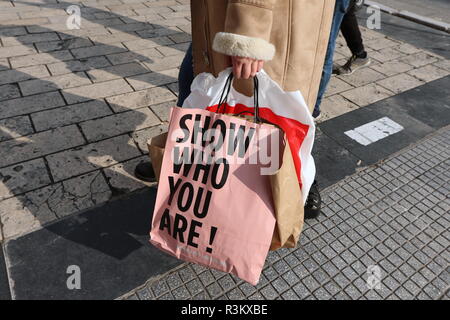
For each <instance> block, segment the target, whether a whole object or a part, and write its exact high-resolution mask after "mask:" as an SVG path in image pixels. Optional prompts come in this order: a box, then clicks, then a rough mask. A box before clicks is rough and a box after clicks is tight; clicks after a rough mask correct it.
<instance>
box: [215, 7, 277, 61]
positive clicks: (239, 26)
mask: <svg viewBox="0 0 450 320" xmlns="http://www.w3.org/2000/svg"><path fill="white" fill-rule="evenodd" d="M276 1H277V0H229V1H228V6H227V12H226V19H225V30H224V32H219V33H217V34H216V35H215V38H214V42H213V49H214V50H215V51H217V52H220V53H223V54H226V55H228V56H239V57H248V58H254V59H258V60H265V61H268V60H272V59H273V57H274V55H275V46H274V45H272V44H271V43H270V42H269V39H270V33H271V28H272V22H273V8H274V5H275V3H276Z"/></svg>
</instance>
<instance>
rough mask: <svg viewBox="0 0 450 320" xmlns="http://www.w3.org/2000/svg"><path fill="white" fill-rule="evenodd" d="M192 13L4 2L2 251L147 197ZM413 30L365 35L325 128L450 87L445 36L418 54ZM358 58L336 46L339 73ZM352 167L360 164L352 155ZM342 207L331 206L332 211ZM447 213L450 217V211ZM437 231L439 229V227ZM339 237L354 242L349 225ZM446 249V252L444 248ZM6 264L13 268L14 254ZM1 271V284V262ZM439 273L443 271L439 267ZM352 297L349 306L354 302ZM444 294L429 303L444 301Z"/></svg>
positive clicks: (0, 44) (139, 5)
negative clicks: (150, 155) (75, 13)
mask: <svg viewBox="0 0 450 320" xmlns="http://www.w3.org/2000/svg"><path fill="white" fill-rule="evenodd" d="M71 5H75V6H77V7H78V8H79V9H80V13H81V25H80V29H72V28H69V27H68V24H67V22H68V21H69V22H70V21H73V20H72V18H73V17H71V16H70V15H69V14H68V13H67V12H66V9H67V8H68V7H69V6H71ZM189 10H190V7H189V1H188V0H87V1H80V0H72V1H67V2H64V1H59V0H28V1H22V0H15V1H5V0H2V1H1V2H0V154H1V157H0V244H2V250H3V249H4V248H8V246H9V244H10V243H13V242H14V241H16V240H18V241H19V240H20V239H23V238H24V237H26V236H27V235H32V234H34V233H35V232H37V231H45V229H46V228H48V229H50V230H51V229H52V226H53V224H54V223H58V222H64V221H66V220H64V219H69V218H71V217H74V219H77V216H76V214H77V213H79V212H80V211H86V210H89V209H93V208H94V209H95V208H96V207H98V206H101V205H102V204H105V203H110V202H112V201H115V200H116V199H120V197H122V196H124V195H127V194H133V192H134V191H137V190H141V189H144V188H145V187H148V186H149V185H148V184H145V183H143V182H141V181H138V180H136V179H135V178H134V177H133V169H134V167H135V166H136V164H138V163H139V162H141V161H145V160H146V159H147V151H146V146H145V141H146V140H147V139H148V138H149V137H151V136H154V135H157V134H159V133H160V132H163V131H164V130H165V128H166V125H167V117H168V109H169V107H170V106H173V105H174V103H175V101H176V98H177V84H176V83H177V73H178V68H179V65H180V62H181V60H182V58H183V56H184V52H185V50H186V49H187V47H188V45H189V42H190V39H191V37H190V11H189ZM383 19H384V18H383ZM421 28H422V27H421ZM404 29H405V30H401V32H400V34H401V35H402V36H401V40H399V39H400V38H399V37H396V33H398V30H396V29H395V28H394V29H393V28H392V23H391V20H389V24H386V27H385V28H382V29H381V30H378V31H374V30H369V29H367V28H365V27H363V28H362V31H363V37H364V40H365V44H366V47H367V50H368V52H369V55H370V57H371V58H372V64H371V66H369V67H367V68H365V69H362V70H359V71H357V72H355V73H354V74H353V75H351V76H345V77H344V76H342V77H334V78H333V79H332V81H331V84H330V88H329V90H328V92H327V96H326V98H325V100H324V104H323V106H322V109H323V111H324V116H323V118H322V121H325V122H324V123H326V121H327V120H330V119H335V118H336V117H339V116H342V115H344V114H348V113H349V112H351V111H354V110H364V108H366V107H367V106H369V105H372V106H373V104H374V103H377V102H380V101H384V99H387V98H390V97H391V98H392V97H397V96H398V95H399V94H401V93H405V92H407V91H409V90H411V89H414V88H421V87H422V86H424V85H426V84H428V83H431V82H432V81H435V80H437V79H445V78H446V77H448V75H449V74H450V60H449V56H448V54H447V51H445V50H444V51H443V50H435V48H439V47H440V46H441V45H442V44H443V43H444V42H443V41H440V40H439V41H438V40H436V39H441V35H440V34H438V33H436V34H434V33H433V34H431V33H425V32H422V31H423V30H422V29H421V32H414V36H415V37H416V38H414V41H412V42H411V41H407V40H408V39H410V38H411V37H410V36H408V35H406V34H413V33H412V32H411V31H410V29H406V28H404ZM386 31H387V32H386ZM427 32H428V31H427ZM419 38H420V39H419ZM417 39H419V40H417ZM424 39H425V40H424ZM416 40H417V41H416ZM424 43H425V44H426V45H422V44H424ZM444 44H445V43H444ZM349 55H350V52H349V51H348V49H347V48H346V46H345V43H344V40H343V39H342V38H339V39H338V45H337V49H336V55H335V60H336V62H337V63H340V64H343V63H344V62H345V61H346V59H347V58H348V57H349ZM331 142H332V141H331ZM336 150H337V152H340V151H339V150H340V149H336ZM347 160H348V161H353V162H355V161H357V160H358V159H355V157H354V156H353V155H349V156H348V159H347ZM354 160H355V161H354ZM444 163H448V160H447V162H444ZM398 168H399V169H398V170H400V171H401V170H402V169H401V167H400V166H399V167H398ZM367 170H371V169H367ZM370 172H372V171H370ZM391 174H392V173H391ZM399 179H400V178H399ZM405 183H406V182H405ZM427 183H428V182H427ZM429 183H432V182H429ZM424 184H425V182H424ZM343 188H344V187H343ZM430 192H431V191H430ZM329 193H330V194H332V193H331V192H329ZM330 199H332V198H327V199H326V201H329V200H330ZM335 200H339V199H335ZM335 205H336V204H335V203H331V201H330V206H331V207H333V206H335ZM440 205H441V206H442V203H441V204H440ZM437 208H438V209H436V208H434V210H438V212H440V211H439V210H441V209H442V208H441V209H439V208H440V207H439V205H437ZM444 209H446V210H447V211H448V208H447V207H445V208H444ZM86 212H87V213H86V214H87V215H89V214H90V213H89V212H90V211H86ZM92 212H93V214H94V213H95V210H92ZM345 214H346V213H345V212H344V213H342V215H343V216H345ZM347 214H348V213H347ZM338 216H339V215H338ZM367 217H369V216H367ZM121 219H122V218H121ZM335 219H338V218H335ZM436 219H437V220H436V221H437V222H436V223H437V224H436V225H438V224H439V223H442V221H441V222H439V221H440V220H439V218H436ZM87 220H89V219H87ZM369 220H370V219H369V218H368V220H367V221H369ZM372 220H373V219H372ZM394 220H396V219H394ZM394 220H393V221H394ZM67 221H69V220H67ZM350 221H353V220H352V219H350ZM321 223H322V222H320V223H317V226H316V228H317V229H318V230H316V231H314V232H316V233H321V232H320V228H321V227H320V225H321ZM324 223H328V222H324ZM352 223H354V224H355V227H358V226H359V225H357V224H356V222H354V221H353V222H352ZM342 225H343V226H344V227H343V228H344V229H343V230H346V229H345V228H348V225H349V223H347V222H344V223H343V224H342ZM433 225H434V224H433ZM345 226H347V227H345ZM388 227H391V226H390V223H389V225H388ZM388 227H386V228H388ZM362 228H366V227H365V225H363V226H362ZM391 228H393V227H391ZM411 228H412V227H411ZM436 228H438V227H436ZM445 228H447V229H448V225H447V226H445ZM310 229H311V230H314V228H313V227H312V228H310ZM310 229H307V230H305V238H306V239H305V240H303V241H307V239H308V237H309V238H311V237H313V235H310V236H309V235H308V232H309V233H310V234H311V233H313V231H308V230H310ZM336 230H337V229H336ZM437 231H438V232H441V231H442V228H441V229H439V228H438V229H437ZM336 232H338V231H336ZM361 232H364V231H361ZM442 232H443V233H442ZM442 232H441V237H438V238H439V239H441V238H444V240H445V239H447V240H448V238H449V237H448V231H446V232H447V233H445V232H444V231H442ZM322 233H324V232H322ZM344 233H346V231H345V232H344ZM324 234H328V233H324ZM363 234H364V233H363ZM325 237H329V236H328V235H325ZM335 237H337V236H335ZM324 239H326V238H324ZM421 241H422V240H421ZM366 242H367V241H366ZM437 242H439V243H441V242H440V240H439V241H437ZM336 243H338V242H336ZM405 243H406V242H405ZM430 243H432V242H430ZM400 244H401V243H400ZM314 245H316V244H314ZM386 246H387V245H386ZM441 246H444V248H445V249H447V248H448V245H447V246H446V245H445V242H443V244H441ZM19 249H20V248H19ZM431 249H432V250H434V252H436V255H435V258H433V261H435V260H436V259H438V258H437V257H441V256H442V255H441V253H442V252H443V251H438V250H435V249H434V248H431ZM311 250H312V252H310V251H307V253H308V254H309V253H311V258H310V259H308V260H311V261H316V263H317V262H320V261H318V260H317V259H320V258H316V260H312V259H313V257H312V254H314V253H316V251H317V250H316V251H315V249H314V248H312V249H311ZM333 250H338V249H336V248H333ZM355 250H356V249H355ZM405 250H407V249H406V248H405ZM447 250H448V249H447ZM18 251H19V252H20V250H18ZM344 251H345V250H344ZM344 251H343V253H342V254H344ZM347 251H350V249H348V250H347ZM427 251H429V250H428V247H427ZM336 252H338V251H336ZM395 252H397V251H395ZM408 252H409V251H408ZM339 253H340V252H339ZM413 253H414V252H411V254H413ZM3 254H4V255H5V259H6V260H8V259H9V256H8V253H7V251H4V252H3V253H2V255H3ZM280 254H281V255H284V256H283V261H285V260H284V258H285V257H287V256H288V253H286V252H285V253H283V252H280V253H277V254H276V255H275V256H279V257H280V259H281V256H280ZM352 254H354V255H355V253H354V252H352ZM317 255H318V254H317ZM397 255H399V256H401V255H400V254H399V253H397ZM339 257H341V255H339ZM17 258H20V257H19V256H18V257H17ZM270 259H272V258H270ZM280 259H279V260H280ZM297 259H299V258H297ZM335 259H336V260H337V258H336V257H335ZM415 259H418V260H419V258H415ZM0 260H1V262H0V273H3V271H2V270H4V269H5V268H4V266H3V258H2V259H0ZM422 260H423V261H425V260H424V259H422ZM422 260H419V261H422ZM438 260H439V259H438ZM280 261H281V260H280ZM439 261H441V260H439ZM269 262H270V261H269ZM300 262H302V263H303V261H300ZM363 262H364V261H363ZM427 262H430V261H427ZM441 262H442V261H441ZM390 263H393V262H390ZM430 263H431V262H430ZM280 264H282V263H280ZM411 264H412V263H409V262H408V264H407V265H411ZM435 264H437V265H438V266H442V264H440V263H439V262H438V261H436V262H435ZM334 265H335V266H336V263H335V264H334ZM431 266H434V265H433V264H432V263H431ZM6 267H7V268H9V267H10V266H8V265H7V266H6ZM185 267H186V266H183V267H182V268H185ZM338 267H339V266H338ZM381 267H382V268H384V267H383V265H381ZM186 268H188V269H189V268H191V267H186ZM312 268H313V267H310V268H309V269H307V270H310V269H312ZM352 268H353V269H354V267H353V266H352ZM386 268H388V267H386ZM404 268H407V266H406V267H404ZM445 268H448V267H445ZM358 270H359V269H358ZM361 270H362V269H361ZM383 270H385V271H388V269H383ZM433 270H434V271H435V273H433V275H435V277H434V276H433V277H431V276H429V277H426V275H422V276H423V277H425V278H426V279H428V280H429V281H428V282H427V285H425V286H424V287H427V286H431V285H432V286H433V288H439V290H441V287H442V285H441V287H440V286H439V285H438V284H439V283H438V282H439V280H436V279H441V280H442V277H443V275H444V278H445V276H446V274H445V273H443V272H442V270H441V269H439V268H437V269H436V267H435V268H434V269H433ZM194 271H195V270H194ZM447 271H448V270H447ZM186 272H188V271H186ZM205 274H207V273H205ZM404 274H405V275H406V274H407V272H406V271H404ZM213 276H215V274H214V273H213ZM311 276H313V279H315V281H316V282H317V281H318V280H319V278H318V277H319V276H314V275H312V274H311ZM297 277H298V275H297ZM447 277H448V273H447ZM226 278H227V277H226ZM224 279H225V278H224ZM227 279H228V278H227ZM267 279H269V278H267ZM308 279H309V278H308ZM399 279H401V278H399ZM3 280H4V279H3ZM422 280H423V279H422ZM10 281H11V279H10ZM152 281H153V280H152ZM227 281H228V280H222V282H227ZM233 281H234V280H233ZM268 281H269V282H270V281H271V280H268ZM284 281H286V279H285V280H284ZM311 281H312V282H313V283H314V281H313V280H311ZM433 281H434V282H436V283H434V282H433ZM442 281H444V282H445V279H444V280H442ZM279 282H282V281H279ZM358 282H359V283H360V282H361V281H358ZM406 282H408V281H406ZM152 283H153V282H152ZM202 283H203V282H202ZM262 283H264V279H263V281H262ZM408 283H409V282H408ZM414 283H416V284H420V283H423V281H422V282H420V281H419V280H417V281H415V282H414ZM446 283H447V284H448V279H447V282H446ZM218 284H219V285H221V284H220V282H218ZM337 284H338V285H340V284H339V283H337ZM10 285H11V283H10ZM208 285H210V284H207V285H206V286H208ZM262 285H263V284H262ZM221 286H222V288H223V286H224V285H221ZM311 286H313V285H311ZM352 286H353V287H355V286H356V284H353V285H352ZM4 287H6V286H5V284H4V281H0V296H1V295H2V292H3V291H9V290H8V288H6V289H3V288H4ZM172 287H173V285H172ZM172 287H171V288H172ZM178 287H179V288H181V285H180V286H178ZM345 288H347V287H345ZM13 289H14V288H13ZM180 290H181V291H183V290H184V289H180ZM240 290H241V291H242V289H240ZM266 290H267V291H270V290H271V289H266ZM311 290H312V289H311ZM325 290H328V289H326V288H325ZM350 290H352V289H347V290H346V291H345V292H346V293H343V294H346V295H348V296H350V297H351V295H350V294H349V293H348V291H350ZM408 290H409V289H408ZM433 290H434V289H433ZM444 291H445V290H444ZM444 291H442V290H441V291H439V294H434V295H433V294H427V295H428V296H429V297H430V298H438V297H440V296H442V292H444ZM152 292H153V293H152V294H156V293H155V292H154V291H152ZM208 292H209V291H208ZM225 292H226V293H228V291H225ZM258 292H259V291H258ZM314 292H316V291H314V290H312V291H311V293H313V294H314ZM320 292H322V290H320ZM328 292H329V291H328ZM408 292H410V293H414V292H416V291H414V290H412V291H411V290H409V291H408ZM283 293H284V292H283ZM13 294H14V292H13ZM173 294H174V295H175V296H176V297H178V296H179V295H178V294H175V293H173ZM208 294H209V293H208ZM252 294H253V293H252ZM296 294H297V293H296ZM156 295H157V294H156ZM395 295H396V296H398V297H400V294H398V293H395ZM212 296H213V295H210V297H212ZM297 296H299V297H300V296H301V295H298V294H297ZM332 296H334V295H332ZM132 297H133V296H132Z"/></svg>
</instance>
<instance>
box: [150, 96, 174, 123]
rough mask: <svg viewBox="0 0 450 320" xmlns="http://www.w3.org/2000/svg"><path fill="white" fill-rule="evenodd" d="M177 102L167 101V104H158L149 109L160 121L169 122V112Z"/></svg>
mask: <svg viewBox="0 0 450 320" xmlns="http://www.w3.org/2000/svg"><path fill="white" fill-rule="evenodd" d="M176 104H177V101H175V100H169V101H167V102H163V103H159V104H155V105H152V106H150V109H152V111H153V112H154V113H155V114H156V115H157V116H158V118H159V119H161V121H169V117H170V110H171V108H172V107H175V106H176Z"/></svg>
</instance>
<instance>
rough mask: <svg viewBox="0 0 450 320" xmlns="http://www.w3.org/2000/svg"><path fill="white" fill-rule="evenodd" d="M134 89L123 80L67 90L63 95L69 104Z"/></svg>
mask: <svg viewBox="0 0 450 320" xmlns="http://www.w3.org/2000/svg"><path fill="white" fill-rule="evenodd" d="M131 91H133V89H132V88H131V87H130V86H129V85H128V83H127V82H126V81H125V80H123V79H117V80H111V81H105V82H100V83H95V84H90V85H85V86H80V87H76V88H70V89H65V90H64V91H63V95H64V97H65V99H66V101H67V102H68V103H69V104H72V103H77V102H83V101H86V100H91V99H100V98H106V97H109V96H112V95H117V94H122V93H127V92H131Z"/></svg>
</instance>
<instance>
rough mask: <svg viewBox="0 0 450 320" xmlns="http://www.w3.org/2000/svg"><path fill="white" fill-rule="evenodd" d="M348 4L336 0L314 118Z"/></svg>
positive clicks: (328, 79) (345, 0)
mask: <svg viewBox="0 0 450 320" xmlns="http://www.w3.org/2000/svg"><path fill="white" fill-rule="evenodd" d="M349 4H350V0H336V6H335V8H334V16H333V22H332V24H331V32H330V40H329V41H328V48H327V54H326V56H325V64H324V66H323V72H322V79H321V80H320V86H319V93H318V95H317V100H316V105H315V106H314V111H313V114H312V116H313V117H314V118H317V117H319V116H320V104H321V103H322V99H323V95H324V94H325V91H326V89H327V86H328V83H329V82H330V79H331V74H332V72H333V56H334V49H335V48H336V39H337V37H338V35H339V29H340V27H341V23H342V20H343V18H344V15H345V13H346V12H347V8H348V6H349Z"/></svg>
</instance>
